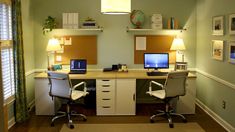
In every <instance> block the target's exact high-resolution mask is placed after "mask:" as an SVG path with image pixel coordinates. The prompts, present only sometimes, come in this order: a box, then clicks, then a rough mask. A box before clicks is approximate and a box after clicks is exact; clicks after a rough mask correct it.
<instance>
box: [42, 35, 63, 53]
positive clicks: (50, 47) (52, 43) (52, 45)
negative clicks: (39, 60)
mask: <svg viewBox="0 0 235 132" xmlns="http://www.w3.org/2000/svg"><path fill="white" fill-rule="evenodd" d="M46 50H47V51H48V52H50V51H59V50H61V46H60V42H59V40H58V39H55V38H51V39H49V41H48V44H47V49H46Z"/></svg>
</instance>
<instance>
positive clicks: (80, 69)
mask: <svg viewBox="0 0 235 132" xmlns="http://www.w3.org/2000/svg"><path fill="white" fill-rule="evenodd" d="M86 69H87V62H86V60H85V59H71V60H70V73H85V72H86Z"/></svg>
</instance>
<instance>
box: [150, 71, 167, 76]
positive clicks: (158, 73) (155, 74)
mask: <svg viewBox="0 0 235 132" xmlns="http://www.w3.org/2000/svg"><path fill="white" fill-rule="evenodd" d="M167 74H168V72H147V75H148V76H166V75H167Z"/></svg>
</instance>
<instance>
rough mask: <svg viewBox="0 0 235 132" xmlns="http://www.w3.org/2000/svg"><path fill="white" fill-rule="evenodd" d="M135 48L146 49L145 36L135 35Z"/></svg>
mask: <svg viewBox="0 0 235 132" xmlns="http://www.w3.org/2000/svg"><path fill="white" fill-rule="evenodd" d="M135 50H146V37H136V48H135Z"/></svg>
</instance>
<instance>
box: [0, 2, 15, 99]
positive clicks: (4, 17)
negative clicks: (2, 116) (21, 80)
mask: <svg viewBox="0 0 235 132" xmlns="http://www.w3.org/2000/svg"><path fill="white" fill-rule="evenodd" d="M0 44H1V67H2V69H1V70H2V85H3V94H4V100H5V102H8V101H10V100H11V99H13V98H14V94H15V84H14V67H13V46H12V20H11V6H10V4H5V3H0Z"/></svg>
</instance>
